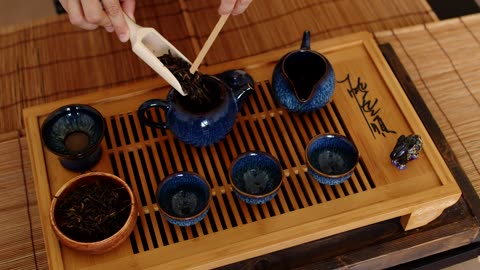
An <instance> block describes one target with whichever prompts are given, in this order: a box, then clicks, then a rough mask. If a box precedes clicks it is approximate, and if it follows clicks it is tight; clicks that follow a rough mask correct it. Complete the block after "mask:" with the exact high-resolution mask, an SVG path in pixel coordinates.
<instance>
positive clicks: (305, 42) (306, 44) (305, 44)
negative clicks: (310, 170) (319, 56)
mask: <svg viewBox="0 0 480 270" xmlns="http://www.w3.org/2000/svg"><path fill="white" fill-rule="evenodd" d="M300 50H310V31H308V30H305V31H304V32H303V39H302V46H301V47H300Z"/></svg>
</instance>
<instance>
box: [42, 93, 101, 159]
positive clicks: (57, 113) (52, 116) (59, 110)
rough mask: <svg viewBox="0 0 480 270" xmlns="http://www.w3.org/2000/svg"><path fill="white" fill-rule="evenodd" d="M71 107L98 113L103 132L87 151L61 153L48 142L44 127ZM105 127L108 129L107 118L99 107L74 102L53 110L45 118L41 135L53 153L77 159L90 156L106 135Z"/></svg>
mask: <svg viewBox="0 0 480 270" xmlns="http://www.w3.org/2000/svg"><path fill="white" fill-rule="evenodd" d="M69 107H70V108H71V107H79V108H83V109H86V110H88V111H91V112H92V113H93V114H95V115H97V116H98V117H99V118H100V119H102V121H101V131H102V132H101V134H100V137H99V138H98V141H97V142H96V143H95V144H93V145H92V146H90V147H89V148H87V149H86V150H85V151H82V152H81V153H77V154H64V153H60V152H58V151H56V150H55V149H53V148H52V147H50V144H48V143H47V142H46V140H45V136H44V132H43V131H44V128H45V127H46V124H47V123H48V122H50V121H52V120H54V119H55V118H56V117H59V116H60V115H62V114H63V112H64V110H65V109H67V108H69ZM105 129H106V126H105V119H104V118H103V115H102V114H101V113H100V112H99V111H98V110H97V109H95V108H94V107H92V106H90V105H87V104H80V103H72V104H67V105H64V106H61V107H59V108H57V109H55V110H54V111H52V112H51V113H50V114H49V115H48V116H47V118H45V120H44V121H43V123H42V126H41V128H40V137H41V139H42V142H43V145H45V147H47V148H48V150H49V151H51V152H52V153H54V154H55V155H57V156H59V157H62V158H66V159H72V160H75V159H78V158H83V157H85V156H88V155H89V154H91V153H92V152H94V151H95V149H96V148H97V147H98V146H99V145H100V143H101V142H102V140H103V138H104V137H105Z"/></svg>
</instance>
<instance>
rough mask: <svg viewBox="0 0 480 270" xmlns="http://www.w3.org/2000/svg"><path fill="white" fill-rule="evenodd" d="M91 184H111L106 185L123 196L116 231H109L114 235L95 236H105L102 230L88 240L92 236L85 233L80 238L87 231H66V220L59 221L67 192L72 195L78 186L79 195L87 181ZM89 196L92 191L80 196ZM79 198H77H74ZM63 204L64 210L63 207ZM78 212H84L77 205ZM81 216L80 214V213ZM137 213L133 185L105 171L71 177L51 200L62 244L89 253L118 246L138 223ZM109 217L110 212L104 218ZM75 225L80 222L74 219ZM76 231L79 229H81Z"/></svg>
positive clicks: (51, 215) (56, 230) (81, 200)
mask: <svg viewBox="0 0 480 270" xmlns="http://www.w3.org/2000/svg"><path fill="white" fill-rule="evenodd" d="M92 184H95V185H97V187H98V186H99V185H108V187H112V189H107V190H115V192H117V194H118V195H119V196H118V197H121V198H122V199H121V201H122V209H121V210H118V211H117V212H116V213H118V215H117V217H118V218H119V220H120V221H121V222H117V223H118V226H119V229H118V230H116V232H114V231H112V232H110V234H111V233H113V234H112V235H110V236H105V238H102V239H96V240H92V239H95V238H98V237H100V236H103V234H100V235H97V236H95V237H91V238H90V239H88V240H86V239H87V238H89V237H83V238H82V239H80V236H83V235H85V234H75V235H73V234H72V231H70V232H68V231H66V229H65V228H66V226H65V225H63V224H65V223H62V222H60V220H61V219H62V218H61V217H60V216H61V215H62V214H61V213H62V211H63V213H64V212H65V211H66V210H65V207H64V206H65V205H62V204H63V202H65V201H67V200H66V199H65V198H67V196H69V194H72V192H73V191H75V190H77V196H78V190H79V189H80V188H85V185H90V186H92ZM116 187H118V188H119V189H117V188H116ZM117 190H118V191H117ZM70 196H71V195H70ZM86 197H91V195H90V194H89V195H88V196H78V197H77V198H86ZM109 197H113V196H109ZM83 200H84V199H80V200H78V201H79V202H78V204H75V205H82V202H83ZM76 201H77V200H75V202H76ZM128 201H130V205H128ZM88 204H90V203H88ZM83 205H86V203H83ZM104 205H105V204H104ZM112 205H113V203H112ZM62 208H63V210H61V209H62ZM97 211H98V210H97ZM76 213H84V212H83V210H82V209H80V210H78V209H77V210H76ZM79 216H81V215H80V214H79ZM137 216H138V210H137V203H136V200H135V197H134V196H133V192H132V190H131V189H130V187H129V186H128V185H127V183H125V182H124V181H123V180H122V179H120V178H119V177H117V176H115V175H112V174H108V173H103V172H91V173H86V174H82V175H79V176H77V177H75V178H73V179H71V180H70V181H68V182H67V183H66V184H64V185H63V186H62V187H61V188H60V189H59V190H58V191H57V193H56V194H55V196H54V197H53V199H52V203H51V206H50V224H51V227H52V229H53V231H54V232H55V234H56V236H57V238H58V240H59V241H60V242H61V243H62V245H64V246H66V247H69V248H72V249H75V250H79V251H83V252H86V253H90V254H101V253H105V252H108V251H110V250H112V249H114V248H116V247H117V246H119V245H120V244H121V243H123V242H124V241H125V240H126V239H127V238H128V237H129V236H130V233H131V232H132V230H133V228H134V227H135V225H136V221H137ZM109 218H110V216H109V217H107V218H105V219H104V220H107V219H109ZM82 219H83V220H85V218H83V217H82ZM82 219H81V220H82ZM76 220H77V219H76ZM70 224H72V223H70ZM102 224H103V223H102ZM122 224H123V225H122ZM75 226H78V223H75ZM82 226H83V225H82ZM76 232H78V230H77V231H76ZM79 235H80V236H79ZM106 235H108V234H106ZM85 240H86V241H85Z"/></svg>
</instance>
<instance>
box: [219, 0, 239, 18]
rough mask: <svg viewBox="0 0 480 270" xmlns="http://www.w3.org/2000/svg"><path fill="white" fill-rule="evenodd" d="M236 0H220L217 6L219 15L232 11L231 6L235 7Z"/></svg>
mask: <svg viewBox="0 0 480 270" xmlns="http://www.w3.org/2000/svg"><path fill="white" fill-rule="evenodd" d="M235 2H236V0H222V1H221V3H220V6H219V7H218V13H219V14H220V15H227V14H230V13H232V10H233V8H234V7H235Z"/></svg>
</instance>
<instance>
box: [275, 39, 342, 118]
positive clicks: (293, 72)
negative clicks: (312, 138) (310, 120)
mask: <svg viewBox="0 0 480 270" xmlns="http://www.w3.org/2000/svg"><path fill="white" fill-rule="evenodd" d="M272 89H273V94H274V96H275V97H276V99H277V100H278V101H279V102H280V104H281V105H282V106H283V107H285V108H286V109H287V110H288V111H290V112H297V113H302V112H309V111H314V110H317V109H320V108H322V107H324V106H325V105H326V104H327V103H328V102H330V100H331V98H332V96H333V91H334V90H335V73H334V72H333V68H332V65H331V64H330V62H329V61H328V59H327V58H326V57H325V56H323V55H322V54H320V53H318V52H316V51H314V50H311V49H310V32H309V31H305V32H304V34H303V40H302V45H301V48H300V49H299V50H295V51H292V52H289V53H288V54H286V55H285V56H283V57H282V58H281V59H280V61H279V62H278V63H277V65H276V66H275V69H274V70H273V75H272Z"/></svg>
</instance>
